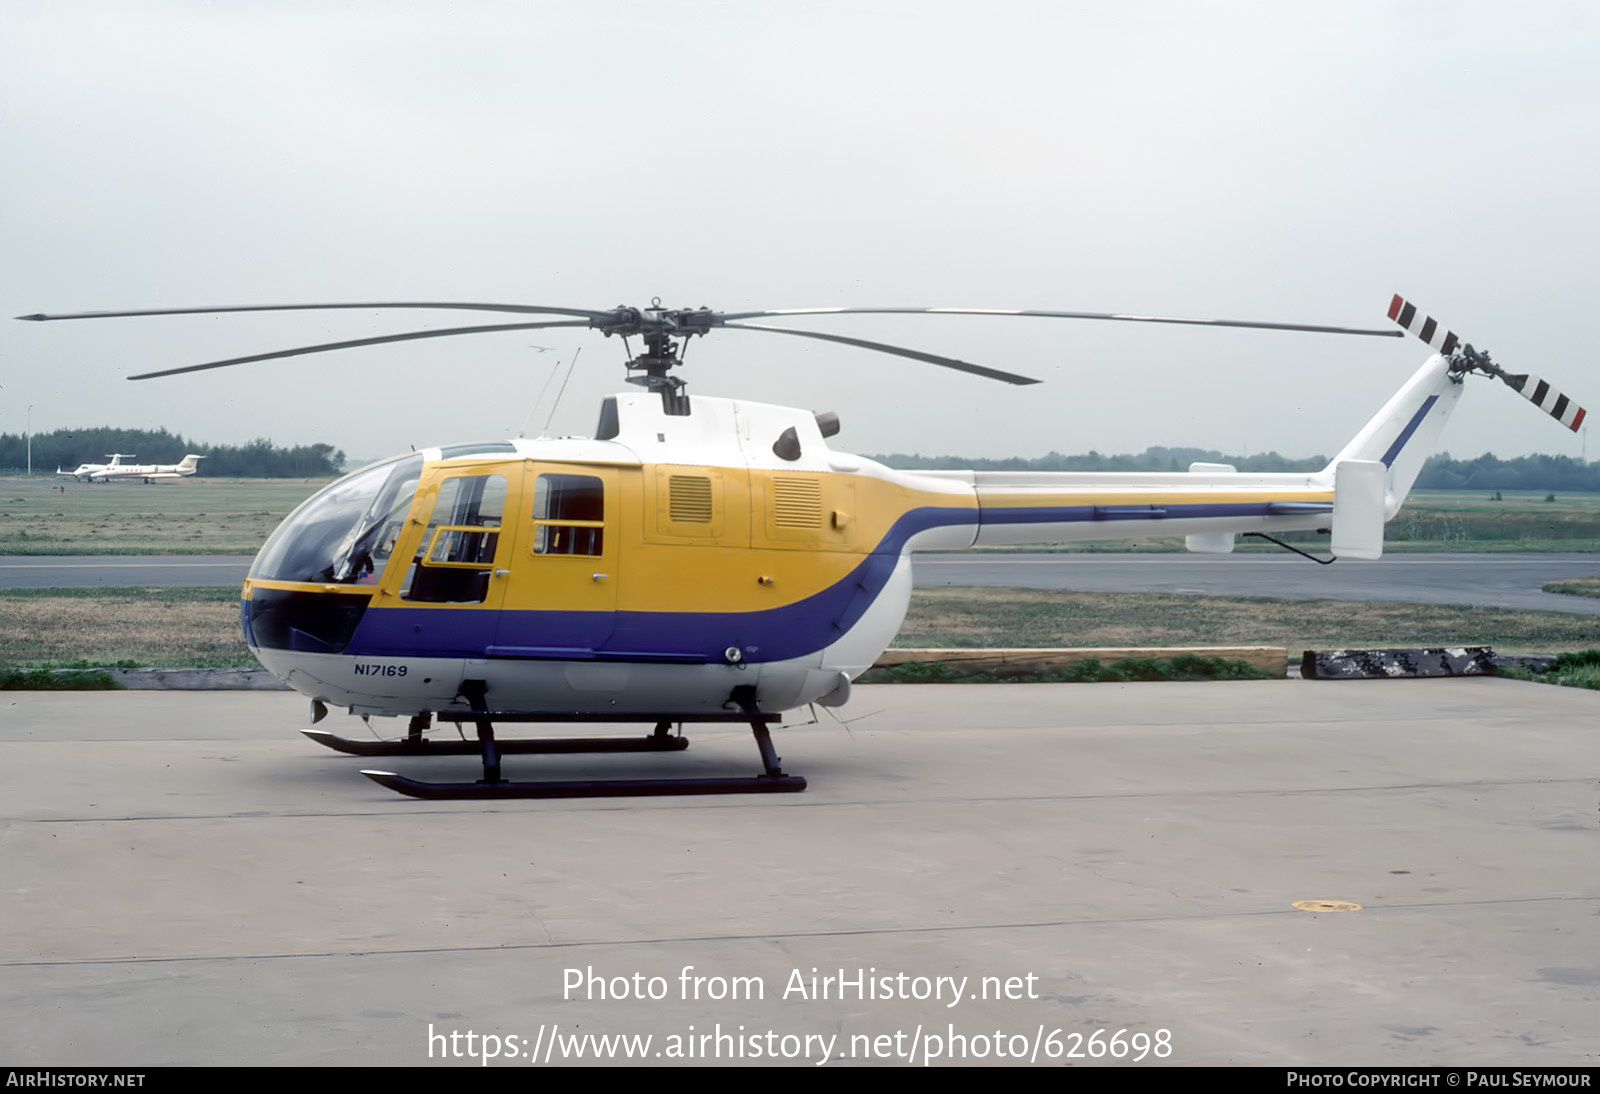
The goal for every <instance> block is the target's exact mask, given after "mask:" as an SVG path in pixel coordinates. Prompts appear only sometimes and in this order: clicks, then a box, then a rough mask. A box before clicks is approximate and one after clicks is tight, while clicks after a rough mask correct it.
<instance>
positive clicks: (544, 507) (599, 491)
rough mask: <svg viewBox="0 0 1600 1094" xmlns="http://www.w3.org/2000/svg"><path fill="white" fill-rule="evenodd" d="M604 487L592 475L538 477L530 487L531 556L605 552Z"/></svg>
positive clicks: (597, 553)
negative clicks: (531, 487) (531, 501)
mask: <svg viewBox="0 0 1600 1094" xmlns="http://www.w3.org/2000/svg"><path fill="white" fill-rule="evenodd" d="M605 516H606V496H605V485H604V484H603V483H602V482H601V481H600V479H599V478H597V477H595V476H593V475H540V476H539V478H538V480H537V482H536V483H535V484H534V488H533V553H534V554H536V555H599V554H603V553H604V551H605Z"/></svg>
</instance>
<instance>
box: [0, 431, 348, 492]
mask: <svg viewBox="0 0 1600 1094" xmlns="http://www.w3.org/2000/svg"><path fill="white" fill-rule="evenodd" d="M112 452H131V453H132V454H133V455H134V456H135V457H136V458H135V459H134V460H130V461H127V462H131V463H177V462H178V461H180V460H182V459H183V457H185V456H187V455H188V454H189V453H191V452H193V453H195V454H196V455H200V456H204V457H205V459H204V460H202V461H201V463H200V470H199V472H198V473H199V474H200V475H203V476H207V477H224V478H230V477H233V478H262V479H299V478H319V477H322V476H326V475H337V474H338V473H339V471H340V468H341V467H342V466H343V465H344V453H343V452H342V451H340V450H339V449H336V448H334V447H333V445H331V444H309V445H298V446H296V447H294V448H280V447H278V446H277V445H274V444H273V443H272V442H271V441H270V440H267V439H266V438H264V437H262V438H258V439H256V440H253V441H251V442H249V443H248V444H243V445H226V444H201V443H200V442H199V441H191V440H188V439H187V438H185V437H183V436H182V435H181V434H177V433H170V432H168V431H167V430H165V429H157V430H149V429H112V428H110V427H109V426H102V427H100V428H98V429H58V430H56V431H54V432H53V433H35V434H34V435H33V470H34V472H35V473H37V472H40V471H54V470H55V469H56V468H57V467H59V468H61V470H63V471H71V470H72V469H73V468H74V467H77V466H78V465H79V464H83V463H106V462H108V461H107V460H106V456H107V455H108V454H109V453H112ZM27 465H28V438H27V437H26V435H23V434H12V433H0V467H26V466H27Z"/></svg>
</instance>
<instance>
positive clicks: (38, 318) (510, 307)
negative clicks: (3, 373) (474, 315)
mask: <svg viewBox="0 0 1600 1094" xmlns="http://www.w3.org/2000/svg"><path fill="white" fill-rule="evenodd" d="M372 308H450V309H454V310H456V311H500V312H512V313H515V314H519V315H581V316H585V317H587V318H589V319H605V318H607V317H608V316H610V315H611V314H612V313H611V312H603V311H588V310H586V309H583V308H546V307H541V306H539V305H535V304H473V303H461V304H441V303H417V304H398V303H377V304H245V305H237V306H232V307H224V308H155V309H152V310H149V311H84V312H74V313H72V314H61V315H46V314H45V313H43V312H39V313H37V314H34V315H19V316H17V318H18V319H27V320H29V321H31V322H35V323H47V322H51V321H53V320H56V319H127V318H130V317H133V316H140V315H208V314H211V313H214V312H241V311H338V310H353V311H366V310H369V309H372Z"/></svg>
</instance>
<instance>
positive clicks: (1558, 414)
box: [1389, 296, 1587, 433]
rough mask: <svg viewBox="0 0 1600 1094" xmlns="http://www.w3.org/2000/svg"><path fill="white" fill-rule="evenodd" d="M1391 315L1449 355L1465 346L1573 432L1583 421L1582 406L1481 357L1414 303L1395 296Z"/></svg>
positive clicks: (1533, 378) (1482, 367) (1486, 368)
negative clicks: (1424, 313)
mask: <svg viewBox="0 0 1600 1094" xmlns="http://www.w3.org/2000/svg"><path fill="white" fill-rule="evenodd" d="M1389 318H1390V319H1393V320H1394V321H1395V322H1396V323H1398V324H1400V326H1402V327H1404V328H1405V329H1406V330H1408V331H1410V332H1411V333H1412V334H1414V335H1416V336H1417V337H1418V338H1420V339H1422V340H1423V341H1424V342H1426V343H1428V345H1430V346H1432V347H1433V348H1434V349H1435V350H1437V351H1438V352H1440V353H1443V354H1445V355H1447V356H1448V355H1449V354H1451V353H1454V352H1455V351H1456V350H1457V349H1465V350H1466V351H1467V353H1468V356H1469V357H1471V358H1472V359H1473V360H1475V361H1477V362H1478V365H1479V366H1480V367H1479V371H1483V372H1488V373H1490V374H1491V375H1494V376H1498V377H1500V379H1501V380H1503V381H1505V384H1506V386H1507V387H1509V388H1511V390H1513V391H1515V392H1516V393H1517V394H1518V395H1521V396H1522V397H1523V398H1524V399H1526V400H1528V402H1530V403H1532V404H1533V405H1534V406H1536V407H1538V408H1539V409H1540V410H1542V411H1544V412H1545V413H1546V414H1548V415H1550V417H1552V418H1554V419H1555V420H1556V421H1558V422H1560V423H1561V424H1562V425H1564V426H1566V427H1567V428H1568V429H1570V430H1572V431H1573V432H1574V433H1576V432H1577V431H1578V427H1579V426H1581V425H1583V419H1584V415H1585V414H1586V413H1587V411H1585V410H1584V409H1583V407H1581V406H1579V405H1578V404H1577V403H1575V402H1573V401H1572V400H1571V399H1569V398H1567V397H1566V396H1565V395H1563V394H1561V392H1559V391H1557V390H1556V389H1555V388H1553V387H1551V386H1550V384H1549V383H1548V382H1546V381H1544V380H1541V379H1539V377H1537V376H1533V375H1518V374H1513V373H1508V372H1506V371H1505V370H1504V369H1502V368H1500V366H1498V365H1493V364H1489V363H1488V358H1487V356H1483V358H1482V360H1479V356H1480V355H1478V354H1475V353H1473V352H1472V351H1471V349H1470V348H1469V347H1467V346H1466V344H1465V343H1464V342H1462V340H1461V339H1460V338H1459V337H1457V336H1456V334H1455V332H1454V331H1449V330H1446V329H1445V328H1444V327H1442V326H1440V325H1439V324H1438V323H1437V322H1436V321H1434V320H1433V319H1431V318H1429V317H1428V316H1426V315H1423V314H1422V313H1421V312H1420V311H1418V310H1417V306H1416V305H1415V304H1411V303H1408V302H1407V301H1406V300H1405V299H1404V298H1402V297H1400V296H1396V297H1395V298H1394V299H1393V300H1391V301H1390V302H1389Z"/></svg>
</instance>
